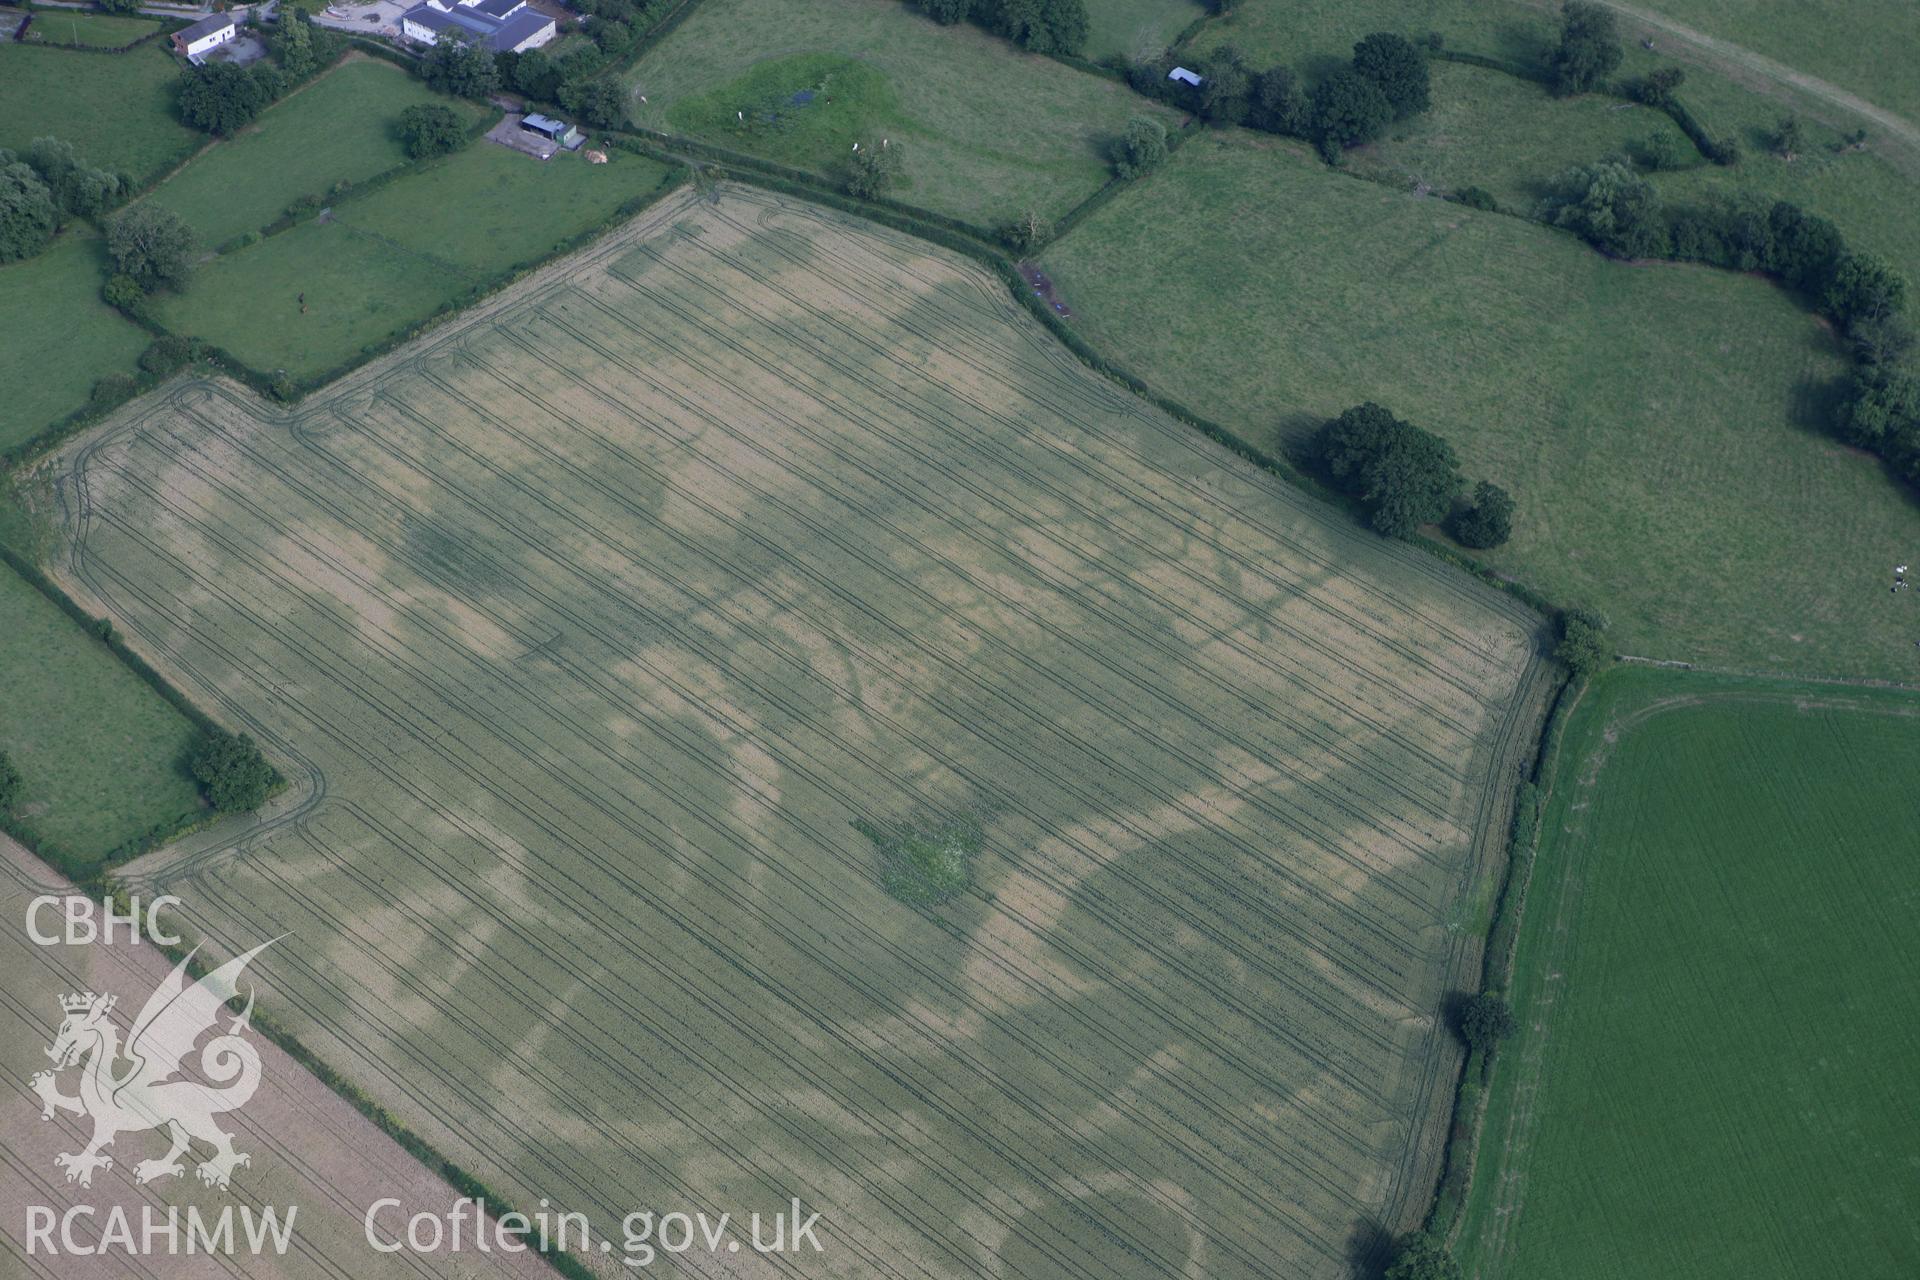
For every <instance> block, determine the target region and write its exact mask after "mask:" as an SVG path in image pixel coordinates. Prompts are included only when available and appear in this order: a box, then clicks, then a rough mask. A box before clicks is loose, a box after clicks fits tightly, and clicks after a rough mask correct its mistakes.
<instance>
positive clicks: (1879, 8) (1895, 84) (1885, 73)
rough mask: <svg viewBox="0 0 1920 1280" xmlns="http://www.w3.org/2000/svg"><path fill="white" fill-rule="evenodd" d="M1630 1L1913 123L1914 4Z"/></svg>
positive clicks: (1918, 95) (1916, 95) (1919, 19)
mask: <svg viewBox="0 0 1920 1280" xmlns="http://www.w3.org/2000/svg"><path fill="white" fill-rule="evenodd" d="M1635 7H1637V8H1638V9H1640V10H1641V11H1642V12H1643V13H1646V14H1653V15H1658V16H1659V17H1664V18H1669V19H1672V20H1674V21H1676V22H1680V23H1683V24H1685V25H1686V26H1688V27H1691V28H1692V29H1693V30H1695V31H1697V32H1700V33H1702V34H1705V35H1708V36H1711V37H1714V38H1716V39H1718V40H1721V41H1725V42H1727V43H1729V44H1732V45H1735V46H1738V47H1739V49H1740V50H1742V51H1750V52H1751V53H1755V54H1759V55H1761V56H1762V57H1766V58H1770V59H1771V60H1773V61H1774V62H1777V63H1780V64H1782V65H1785V66H1788V67H1792V68H1793V69H1795V70H1796V71H1800V72H1804V73H1808V74H1811V75H1815V76H1818V77H1820V78H1822V79H1824V80H1827V81H1829V82H1830V83H1832V84H1834V85H1837V86H1839V87H1840V88H1842V89H1846V90H1850V91H1852V92H1853V93H1856V94H1859V95H1860V96H1862V97H1864V98H1866V99H1867V100H1868V101H1869V102H1871V103H1873V104H1874V105H1875V106H1879V107H1883V108H1886V109H1887V110H1889V111H1893V112H1896V113H1898V114H1899V115H1901V116H1904V117H1905V118H1906V119H1907V121H1908V122H1909V123H1916V124H1920V64H1917V63H1916V61H1915V57H1914V53H1915V51H1916V50H1920V7H1916V6H1914V5H1912V4H1909V3H1907V0H1845V2H1844V3H1838V2H1837V0H1829V2H1828V3H1824V4H1807V3H1802V2H1801V0H1639V3H1638V4H1637V6H1635ZM1658 40H1659V37H1658V35H1656V36H1655V41H1656V44H1657V43H1658Z"/></svg>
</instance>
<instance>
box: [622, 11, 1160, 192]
mask: <svg viewBox="0 0 1920 1280" xmlns="http://www.w3.org/2000/svg"><path fill="white" fill-rule="evenodd" d="M625 80H626V84H627V86H628V88H629V89H630V90H631V93H632V95H633V96H632V98H631V100H630V103H629V108H628V110H629V114H630V115H631V117H632V119H633V120H634V122H635V123H637V124H640V125H642V126H644V127H646V128H649V129H661V130H666V131H668V132H673V133H684V134H690V135H692V136H694V137H697V138H701V139H704V140H706V141H708V142H712V143H716V144H718V145H720V146H724V147H728V148H731V149H733V150H736V151H746V152H751V153H753V154H755V155H759V156H764V157H766V158H768V159H772V160H777V161H780V162H782V163H784V164H788V165H793V166H796V167H799V168H804V169H810V170H813V171H814V172H816V173H819V174H821V175H823V176H825V177H828V178H831V179H835V180H838V179H839V178H840V177H841V176H842V175H843V172H844V169H845V166H846V163H847V157H848V156H849V155H851V154H852V148H853V144H854V143H855V142H856V141H858V142H861V143H862V144H863V145H866V146H872V145H875V144H876V143H878V142H880V141H881V140H882V139H885V140H886V141H888V142H889V143H890V144H891V145H894V146H900V147H903V148H904V150H903V152H902V154H903V155H904V156H905V160H904V162H903V165H902V170H901V177H900V180H899V182H898V183H897V184H896V187H895V189H894V190H893V191H892V192H891V193H890V194H892V195H894V196H895V197H897V198H899V199H901V200H904V201H906V202H907V203H909V204H915V205H920V206H922V207H924V208H927V209H931V210H933V211H935V212H937V213H943V214H947V215H949V216H951V217H955V218H961V219H964V220H966V221H969V222H972V223H974V224H976V225H978V226H987V227H991V226H996V225H998V224H1000V223H1002V222H1006V221H1008V220H1010V219H1012V218H1014V217H1017V216H1018V215H1019V214H1021V213H1022V212H1024V211H1025V210H1027V209H1036V210H1038V211H1040V212H1041V213H1042V214H1045V215H1047V216H1049V217H1058V216H1059V215H1060V214H1063V213H1065V212H1066V211H1067V210H1068V209H1071V208H1072V207H1073V206H1074V205H1076V204H1078V203H1079V202H1080V201H1082V200H1084V199H1085V198H1086V197H1088V196H1090V195H1092V194H1093V193H1094V192H1095V191H1097V190H1099V188H1100V187H1101V185H1102V184H1103V183H1105V182H1106V181H1107V178H1108V176H1109V160H1108V155H1107V149H1108V147H1109V145H1110V144H1111V142H1112V140H1113V139H1115V138H1117V137H1118V136H1119V134H1120V132H1121V130H1122V129H1124V128H1125V127H1126V123H1127V120H1128V119H1129V118H1130V117H1132V116H1135V115H1159V116H1161V117H1162V118H1163V119H1166V120H1167V121H1168V122H1169V123H1171V122H1172V121H1173V120H1174V118H1175V117H1173V115H1172V114H1171V113H1170V112H1167V111H1165V110H1164V109H1163V108H1161V107H1159V106H1157V105H1155V104H1153V103H1151V102H1148V101H1147V100H1145V99H1143V98H1140V97H1138V96H1137V95H1135V94H1134V93H1133V92H1131V91H1130V90H1129V89H1128V88H1127V87H1126V86H1125V85H1123V84H1119V83H1116V82H1114V81H1112V80H1108V79H1104V78H1102V77H1100V76H1095V75H1088V74H1084V73H1081V72H1078V71H1074V70H1072V69H1071V68H1069V67H1066V66H1063V65H1061V64H1060V63H1058V62H1054V61H1052V60H1051V59H1048V58H1042V57H1038V56H1036V55H1033V54H1027V53H1022V52H1020V51H1019V50H1018V49H1015V48H1014V47H1013V46H1012V45H1010V44H1009V43H1008V42H1007V41H1005V40H1002V39H1000V38H998V37H997V36H992V35H989V34H988V33H986V32H985V31H982V30H980V29H979V28H977V27H974V26H970V25H964V24H963V25H960V26H954V27H942V26H940V25H938V24H936V23H934V22H933V21H931V20H930V19H928V18H926V17H925V16H923V15H921V14H919V13H917V12H915V11H913V10H912V9H910V8H908V7H907V6H906V5H903V4H900V3H898V2H897V0H706V2H705V3H703V4H702V5H701V7H700V8H699V10H698V11H697V12H695V14H694V15H693V16H692V17H691V18H689V19H688V20H687V21H686V23H685V24H684V25H682V26H681V27H680V28H679V29H678V30H677V31H675V32H674V33H673V34H672V35H671V36H669V37H667V38H666V39H665V40H663V41H661V42H660V43H659V44H657V45H655V46H654V47H653V48H652V49H651V50H650V51H648V53H647V54H646V55H645V56H644V57H642V58H641V59H640V61H639V62H638V63H636V64H635V66H634V67H633V69H632V70H631V71H629V72H628V73H627V74H626V76H625ZM807 95H811V96H810V97H809V96H807ZM643 96H644V98H645V101H644V102H643V101H641V98H642V97H643Z"/></svg>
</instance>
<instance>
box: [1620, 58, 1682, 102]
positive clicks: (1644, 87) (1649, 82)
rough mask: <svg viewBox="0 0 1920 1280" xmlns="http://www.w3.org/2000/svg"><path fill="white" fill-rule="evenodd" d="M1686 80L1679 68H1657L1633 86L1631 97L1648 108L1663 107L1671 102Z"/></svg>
mask: <svg viewBox="0 0 1920 1280" xmlns="http://www.w3.org/2000/svg"><path fill="white" fill-rule="evenodd" d="M1686 79H1687V73H1686V72H1685V71H1684V70H1682V69H1681V68H1679V67H1657V68H1655V69H1654V70H1652V71H1649V72H1648V73H1647V74H1646V75H1645V76H1643V77H1641V78H1640V80H1639V81H1638V82H1636V83H1635V84H1634V86H1633V96H1634V97H1636V98H1638V99H1639V100H1640V101H1642V102H1644V103H1646V104H1647V105H1648V106H1650V107H1664V106H1667V105H1669V104H1670V103H1672V102H1673V95H1674V93H1675V91H1676V90H1678V89H1679V88H1680V86H1681V85H1682V84H1684V83H1686Z"/></svg>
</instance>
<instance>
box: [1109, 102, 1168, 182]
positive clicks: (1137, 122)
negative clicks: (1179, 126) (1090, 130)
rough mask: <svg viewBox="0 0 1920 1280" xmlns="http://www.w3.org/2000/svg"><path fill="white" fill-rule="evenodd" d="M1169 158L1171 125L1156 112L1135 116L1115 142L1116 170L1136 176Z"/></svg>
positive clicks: (1129, 175)
mask: <svg viewBox="0 0 1920 1280" xmlns="http://www.w3.org/2000/svg"><path fill="white" fill-rule="evenodd" d="M1166 158H1167V127H1166V126H1165V125H1163V124H1161V123H1160V122H1159V121H1158V120H1155V119H1154V118H1153V117H1152V116H1135V117H1133V118H1132V119H1131V120H1129V121H1127V128H1126V132H1125V133H1123V134H1121V135H1120V141H1119V142H1118V143H1116V144H1115V145H1114V151H1113V171H1114V173H1115V174H1117V175H1118V176H1119V177H1122V178H1126V179H1133V178H1137V177H1139V176H1140V175H1141V174H1144V173H1148V172H1150V171H1152V170H1153V169H1155V168H1157V167H1159V164H1160V162H1161V161H1162V160H1165V159H1166Z"/></svg>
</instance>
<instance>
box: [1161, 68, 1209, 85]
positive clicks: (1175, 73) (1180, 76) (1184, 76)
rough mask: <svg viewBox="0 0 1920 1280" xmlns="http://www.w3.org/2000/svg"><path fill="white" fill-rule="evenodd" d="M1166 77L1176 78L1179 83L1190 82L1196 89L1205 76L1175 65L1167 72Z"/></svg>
mask: <svg viewBox="0 0 1920 1280" xmlns="http://www.w3.org/2000/svg"><path fill="white" fill-rule="evenodd" d="M1167 79H1169V80H1178V81H1179V82H1180V83H1181V84H1190V85H1192V86H1193V87H1194V88H1196V89H1197V88H1199V87H1200V82H1201V81H1202V80H1204V79H1206V77H1205V76H1203V75H1201V74H1200V73H1199V72H1198V71H1189V70H1187V69H1186V68H1185V67H1175V68H1174V69H1173V70H1171V71H1169V72H1167Z"/></svg>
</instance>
